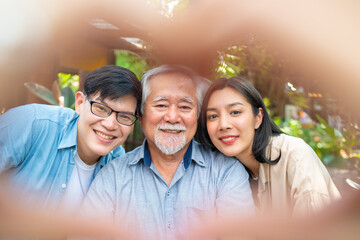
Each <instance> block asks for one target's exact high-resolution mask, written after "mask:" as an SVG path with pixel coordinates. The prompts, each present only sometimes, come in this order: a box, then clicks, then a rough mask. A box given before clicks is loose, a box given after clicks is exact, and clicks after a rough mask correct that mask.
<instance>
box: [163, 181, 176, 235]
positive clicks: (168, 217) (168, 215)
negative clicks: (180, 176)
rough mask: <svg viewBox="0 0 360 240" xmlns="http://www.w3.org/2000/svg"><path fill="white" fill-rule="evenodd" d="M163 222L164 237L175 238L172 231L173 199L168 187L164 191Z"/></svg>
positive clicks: (170, 189)
mask: <svg viewBox="0 0 360 240" xmlns="http://www.w3.org/2000/svg"><path fill="white" fill-rule="evenodd" d="M165 224H166V227H165V229H166V239H175V232H174V201H173V191H172V188H171V187H169V188H168V189H167V191H166V193H165Z"/></svg>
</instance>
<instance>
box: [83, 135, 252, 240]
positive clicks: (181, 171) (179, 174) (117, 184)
mask: <svg viewBox="0 0 360 240" xmlns="http://www.w3.org/2000/svg"><path fill="white" fill-rule="evenodd" d="M146 146H147V144H146V141H144V143H143V145H142V146H140V147H138V148H136V149H135V150H133V151H132V152H129V153H127V154H125V155H123V156H122V157H120V158H118V159H115V160H114V161H112V162H111V163H109V164H108V165H106V166H105V167H104V168H103V169H102V170H101V171H100V172H99V174H98V175H97V176H96V178H95V180H94V181H93V183H92V185H91V187H90V189H89V192H88V194H87V196H86V197H85V200H84V202H83V209H82V214H83V215H85V216H86V215H92V214H95V215H99V217H105V218H110V219H111V220H113V221H114V222H116V223H117V224H119V225H120V226H121V227H124V228H125V229H128V230H130V231H132V232H134V233H140V238H142V239H179V238H181V237H184V236H186V233H188V231H189V229H191V227H193V226H199V224H200V223H201V222H202V221H203V220H210V219H211V218H214V217H215V216H224V215H226V214H228V213H229V212H231V213H232V214H233V215H232V216H237V217H241V216H246V215H249V214H251V215H252V214H253V213H254V205H253V199H252V195H251V190H250V186H249V182H248V174H247V172H246V170H245V168H244V166H243V165H242V164H241V163H239V162H238V161H237V160H235V159H234V158H229V157H226V156H225V155H223V154H221V153H219V152H218V151H211V150H210V149H208V148H206V147H204V146H202V145H200V144H198V143H197V142H195V141H192V143H191V144H190V146H189V148H188V150H187V152H186V154H185V156H184V159H183V160H182V162H181V164H180V165H179V167H178V169H177V171H176V173H175V175H174V177H173V179H172V182H171V184H170V186H169V185H168V184H167V183H166V181H165V180H164V178H163V177H162V176H161V175H160V173H159V172H158V170H157V169H156V168H155V166H154V165H153V164H152V163H151V159H150V155H149V152H148V150H147V147H146Z"/></svg>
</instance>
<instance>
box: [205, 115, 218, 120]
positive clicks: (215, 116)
mask: <svg viewBox="0 0 360 240" xmlns="http://www.w3.org/2000/svg"><path fill="white" fill-rule="evenodd" d="M215 118H217V115H216V114H211V115H208V117H207V119H209V120H212V119H215Z"/></svg>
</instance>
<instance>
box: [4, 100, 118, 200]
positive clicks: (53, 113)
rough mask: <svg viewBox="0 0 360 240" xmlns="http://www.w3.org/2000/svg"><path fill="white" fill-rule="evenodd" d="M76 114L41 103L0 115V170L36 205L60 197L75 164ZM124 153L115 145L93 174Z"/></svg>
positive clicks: (70, 110) (67, 109) (66, 109)
mask: <svg viewBox="0 0 360 240" xmlns="http://www.w3.org/2000/svg"><path fill="white" fill-rule="evenodd" d="M78 118H79V116H78V114H77V113H76V112H75V111H74V110H72V109H69V108H62V107H58V106H50V105H41V104H29V105H24V106H20V107H17V108H13V109H10V110H9V111H7V112H6V113H4V114H3V115H1V116H0V173H2V172H9V173H10V176H11V179H13V180H14V181H15V182H16V183H17V184H19V188H18V190H19V191H20V193H23V194H25V196H26V198H25V199H26V200H31V199H32V198H33V197H34V199H36V201H37V203H39V205H40V206H47V204H50V203H51V205H53V206H56V205H57V204H58V203H59V201H60V200H61V197H62V196H63V194H64V192H65V190H66V187H67V183H68V181H69V178H70V176H71V173H72V170H73V168H74V164H75V160H74V156H75V155H76V151H77V148H76V138H77V123H78ZM124 153H125V151H124V149H123V148H122V147H119V148H117V149H115V150H113V151H112V152H111V153H110V154H108V155H107V156H104V157H102V158H101V159H100V161H99V163H98V164H97V166H96V169H95V173H94V174H97V173H98V172H99V170H100V169H101V168H102V167H103V166H104V165H105V164H106V163H107V162H109V161H111V160H112V159H114V158H116V157H119V156H120V155H122V154H124ZM38 198H41V200H40V201H38Z"/></svg>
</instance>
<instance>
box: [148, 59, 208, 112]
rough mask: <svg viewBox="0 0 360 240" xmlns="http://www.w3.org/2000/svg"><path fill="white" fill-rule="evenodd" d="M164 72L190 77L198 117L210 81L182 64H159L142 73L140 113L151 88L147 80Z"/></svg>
mask: <svg viewBox="0 0 360 240" xmlns="http://www.w3.org/2000/svg"><path fill="white" fill-rule="evenodd" d="M164 73H181V74H184V75H186V76H188V77H190V79H191V80H192V81H193V83H194V84H195V86H196V99H197V102H198V112H197V115H198V117H199V114H200V110H201V105H202V102H203V98H204V96H205V93H206V91H207V89H208V88H209V86H210V83H211V82H210V81H209V80H208V79H206V78H204V77H202V76H200V75H198V74H197V73H196V72H194V71H193V70H191V69H190V68H188V67H185V66H182V65H161V66H160V67H157V68H153V69H151V70H149V71H147V72H146V73H144V75H143V76H142V78H141V86H142V100H141V114H144V105H145V101H146V99H147V98H148V97H149V95H150V92H151V89H150V87H149V80H150V79H151V78H152V77H154V76H157V75H160V74H164Z"/></svg>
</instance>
